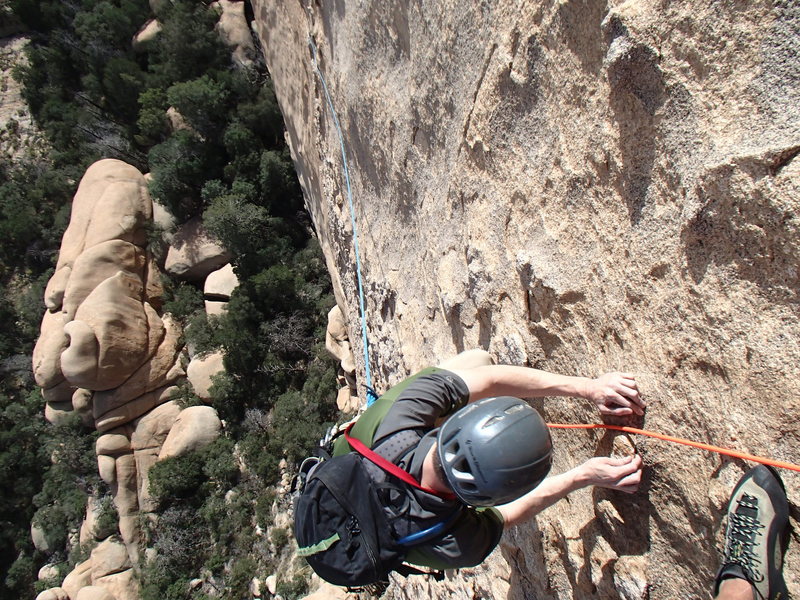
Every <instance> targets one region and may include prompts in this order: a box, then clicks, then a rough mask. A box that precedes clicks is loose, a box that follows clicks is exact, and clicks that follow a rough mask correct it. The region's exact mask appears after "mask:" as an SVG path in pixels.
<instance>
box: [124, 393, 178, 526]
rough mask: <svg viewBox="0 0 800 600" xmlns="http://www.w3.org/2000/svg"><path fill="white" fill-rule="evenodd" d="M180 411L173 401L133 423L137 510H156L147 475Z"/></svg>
mask: <svg viewBox="0 0 800 600" xmlns="http://www.w3.org/2000/svg"><path fill="white" fill-rule="evenodd" d="M180 412H181V409H180V407H179V406H178V404H177V403H176V402H174V401H170V402H167V403H165V404H161V405H160V406H157V407H156V408H154V409H153V410H151V411H150V412H149V413H147V414H146V415H144V416H143V417H141V418H140V419H138V420H137V421H136V422H135V425H134V426H135V429H134V431H133V435H132V436H131V443H132V445H133V456H134V458H135V460H136V473H137V475H138V478H139V484H138V485H139V508H140V510H143V511H146V512H152V511H154V510H156V508H157V506H156V503H155V502H153V500H152V499H151V497H150V486H149V478H148V473H149V472H150V467H152V466H153V465H154V464H155V463H156V461H157V460H158V454H159V452H160V451H161V447H162V445H163V444H164V440H165V439H166V438H167V435H168V434H169V431H170V429H171V428H172V426H173V425H174V423H175V421H176V419H177V418H178V415H179V414H180Z"/></svg>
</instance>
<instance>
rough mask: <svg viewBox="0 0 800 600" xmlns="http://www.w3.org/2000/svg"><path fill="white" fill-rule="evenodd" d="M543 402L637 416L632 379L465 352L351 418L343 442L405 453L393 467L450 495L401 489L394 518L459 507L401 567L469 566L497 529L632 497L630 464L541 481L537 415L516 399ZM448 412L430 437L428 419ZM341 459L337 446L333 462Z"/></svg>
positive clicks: (636, 477) (634, 459)
mask: <svg viewBox="0 0 800 600" xmlns="http://www.w3.org/2000/svg"><path fill="white" fill-rule="evenodd" d="M543 396H577V397H582V398H586V399H588V400H591V401H592V402H593V403H594V404H595V405H596V406H597V407H598V409H599V410H600V412H601V413H602V414H608V415H631V414H635V415H642V414H644V409H645V403H644V401H643V400H642V398H641V396H640V394H639V391H638V389H637V384H636V380H635V378H634V377H633V376H632V375H629V374H625V373H607V374H605V375H602V376H600V377H598V378H597V379H587V378H582V377H567V376H561V375H555V374H552V373H547V372H544V371H540V370H536V369H530V368H526V367H516V366H510V365H494V364H492V361H491V359H490V357H489V355H488V353H486V352H483V351H481V350H473V351H469V352H466V353H462V354H460V355H459V356H457V357H455V358H454V359H451V360H449V361H446V362H445V363H442V364H441V365H439V367H434V368H428V369H425V370H423V371H421V372H420V373H418V374H416V375H414V376H412V377H410V378H408V379H406V380H404V381H403V382H401V383H400V384H398V385H396V386H395V387H393V388H392V389H391V390H389V391H388V392H387V393H386V394H384V395H383V396H382V397H381V398H380V399H379V400H378V401H376V402H375V403H374V404H373V405H372V406H371V407H370V408H369V409H368V410H367V411H366V412H365V413H364V414H363V415H362V416H361V418H359V420H358V422H357V423H356V424H355V426H354V427H353V429H352V435H353V437H355V438H357V439H359V440H361V441H362V442H364V443H365V444H367V445H369V446H371V447H372V449H373V450H375V451H376V452H377V453H378V454H381V455H383V456H385V457H387V458H388V457H390V456H392V457H394V456H396V454H397V449H398V448H402V449H408V448H410V450H407V451H403V453H402V455H401V456H400V457H399V458H396V459H395V460H394V462H395V464H397V465H398V466H400V467H401V468H402V469H404V470H405V471H407V472H409V473H410V474H411V475H412V476H414V477H415V478H417V480H419V482H420V483H421V484H422V485H423V486H425V487H427V488H431V489H432V490H435V491H437V492H441V493H443V494H444V495H445V496H446V495H447V493H450V492H452V493H454V494H455V498H452V499H448V498H443V497H441V496H437V495H433V494H430V493H426V492H424V491H420V490H418V489H410V490H409V494H408V504H405V500H403V501H402V503H403V504H404V506H403V508H402V509H401V510H403V511H405V515H407V517H408V518H409V519H417V520H420V521H425V520H427V521H430V520H431V519H432V518H436V517H439V518H442V517H444V516H446V515H452V514H454V508H457V507H458V506H459V505H465V506H466V507H467V508H466V509H464V510H462V511H461V512H460V514H459V515H458V518H457V519H455V520H454V521H453V522H452V523H451V524H448V528H447V531H446V533H444V534H443V535H442V536H439V537H437V538H435V539H433V540H431V541H427V542H425V543H423V544H421V545H417V546H413V547H411V548H410V549H409V552H408V553H407V555H406V558H405V560H406V562H408V563H411V564H413V565H418V566H426V567H431V568H434V569H450V568H458V567H467V566H474V565H476V564H478V563H480V562H481V561H482V560H483V559H484V558H486V556H487V555H488V554H489V553H490V552H491V551H492V549H493V548H494V547H495V546H496V545H497V543H498V542H499V541H500V536H501V535H502V532H503V528H504V527H507V526H510V525H514V524H517V523H521V522H524V521H526V520H528V519H530V518H532V517H533V516H534V515H536V514H537V513H539V512H541V511H542V510H544V509H545V508H547V507H548V506H550V505H552V504H553V503H555V502H557V501H558V500H560V499H561V498H564V497H565V496H566V495H567V494H569V493H570V492H572V491H574V490H577V489H579V488H582V487H585V486H589V485H594V486H599V487H605V488H609V489H614V490H619V491H623V492H628V493H632V492H634V491H636V489H637V488H638V485H639V482H640V480H641V475H642V459H641V457H640V456H638V455H634V456H629V457H625V458H608V457H594V458H590V459H589V460H587V461H586V462H584V463H583V464H581V465H579V466H577V467H575V468H573V469H571V470H569V471H566V472H565V473H561V474H559V475H556V476H553V477H549V478H547V479H545V476H546V475H547V473H548V471H549V470H550V463H551V458H550V452H551V442H550V434H549V431H548V429H547V426H546V425H545V424H544V422H543V421H542V418H541V417H540V416H539V414H538V412H537V411H535V410H534V409H533V408H532V407H530V406H529V405H528V404H527V403H525V402H523V401H521V400H520V399H519V398H533V397H543ZM468 403H471V404H469V407H468V408H464V407H465V406H466V405H467V404H468ZM451 413H454V414H453V416H452V417H450V418H449V419H448V420H446V421H445V422H444V424H443V425H442V426H441V427H440V428H437V427H436V423H437V420H438V419H440V417H444V416H448V415H450V414H451ZM487 432H488V433H489V435H486V434H487ZM348 450H349V448H348V447H347V442H346V441H345V440H344V439H340V440H338V441H337V447H335V449H334V454H342V453H344V452H347V451H348Z"/></svg>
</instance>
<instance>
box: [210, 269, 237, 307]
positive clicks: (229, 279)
mask: <svg viewBox="0 0 800 600" xmlns="http://www.w3.org/2000/svg"><path fill="white" fill-rule="evenodd" d="M238 285H239V278H238V277H236V273H234V271H233V265H232V264H230V263H228V264H227V265H225V266H224V267H222V268H221V269H217V270H216V271H214V272H212V273H209V274H208V277H206V282H205V284H204V285H203V295H204V296H205V298H206V299H207V300H230V297H231V294H232V293H233V290H235V289H236V288H237V287H238Z"/></svg>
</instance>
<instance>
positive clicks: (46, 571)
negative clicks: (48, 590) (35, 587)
mask: <svg viewBox="0 0 800 600" xmlns="http://www.w3.org/2000/svg"><path fill="white" fill-rule="evenodd" d="M59 575H60V572H59V570H58V567H57V566H56V565H50V564H48V565H44V566H42V568H41V569H39V573H38V575H37V576H36V578H37V579H38V580H39V581H46V580H48V579H55V578H56V577H58V576H59Z"/></svg>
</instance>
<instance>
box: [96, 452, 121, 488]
mask: <svg viewBox="0 0 800 600" xmlns="http://www.w3.org/2000/svg"><path fill="white" fill-rule="evenodd" d="M97 472H98V474H99V475H100V479H102V480H103V481H105V482H106V484H108V485H109V486H110V487H114V485H115V484H116V482H117V461H116V460H115V459H114V457H113V456H107V455H105V454H98V455H97Z"/></svg>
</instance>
